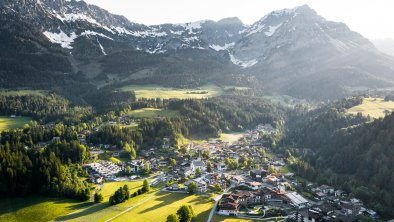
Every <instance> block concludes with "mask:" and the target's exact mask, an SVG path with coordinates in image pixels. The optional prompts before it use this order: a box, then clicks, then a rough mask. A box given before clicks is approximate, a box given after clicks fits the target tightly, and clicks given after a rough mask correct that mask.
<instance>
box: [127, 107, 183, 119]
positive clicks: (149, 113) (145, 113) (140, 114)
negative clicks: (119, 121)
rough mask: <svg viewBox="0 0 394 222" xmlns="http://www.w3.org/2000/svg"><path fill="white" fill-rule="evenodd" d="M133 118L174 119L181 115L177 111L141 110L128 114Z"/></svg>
mask: <svg viewBox="0 0 394 222" xmlns="http://www.w3.org/2000/svg"><path fill="white" fill-rule="evenodd" d="M128 115H129V116H131V117H134V118H154V117H170V118H171V117H176V116H179V115H181V114H180V113H179V111H176V110H170V109H155V108H143V109H136V110H132V111H130V112H129V113H128Z"/></svg>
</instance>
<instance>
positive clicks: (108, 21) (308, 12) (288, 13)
mask: <svg viewBox="0 0 394 222" xmlns="http://www.w3.org/2000/svg"><path fill="white" fill-rule="evenodd" d="M0 41H1V42H2V44H0V87H2V88H21V87H27V88H39V89H54V88H55V89H62V88H65V87H66V86H67V87H74V88H75V87H76V88H79V90H78V93H83V90H84V89H86V90H88V89H90V88H100V87H119V86H122V85H126V84H147V83H149V84H161V85H165V86H172V87H191V86H199V85H201V84H204V83H207V82H211V83H216V84H219V85H239V86H248V87H253V88H257V89H259V90H262V91H264V92H266V93H275V94H286V95H290V96H294V97H299V98H306V99H314V100H325V99H335V98H339V97H343V96H346V95H349V94H351V93H354V92H358V91H363V90H369V89H390V88H391V87H393V86H394V58H393V57H391V56H389V55H387V54H384V53H381V52H380V51H379V50H377V49H376V47H375V46H374V45H373V44H372V43H371V42H370V41H369V40H368V39H366V38H364V37H363V36H361V35H360V34H358V33H356V32H354V31H352V30H350V29H349V28H348V27H347V26H346V25H345V24H343V23H338V22H332V21H327V20H326V19H324V18H323V17H321V16H319V15H318V14H317V13H316V12H315V11H314V10H313V9H311V8H310V7H309V6H307V5H303V6H299V7H296V8H292V9H284V10H279V11H273V12H271V13H269V14H267V15H265V16H264V17H262V18H261V19H260V20H259V21H257V22H255V23H254V24H252V25H246V24H243V23H242V21H241V20H239V19H238V18H225V19H222V20H219V21H211V20H204V21H198V22H192V23H186V24H162V25H152V26H147V25H143V24H137V23H133V22H131V21H129V20H128V19H126V18H125V17H123V16H119V15H114V14H111V13H109V12H108V11H106V10H104V9H102V8H99V7H97V6H94V5H90V4H87V3H86V2H84V1H82V0H0ZM81 84H83V85H85V86H86V87H77V86H80V85H81Z"/></svg>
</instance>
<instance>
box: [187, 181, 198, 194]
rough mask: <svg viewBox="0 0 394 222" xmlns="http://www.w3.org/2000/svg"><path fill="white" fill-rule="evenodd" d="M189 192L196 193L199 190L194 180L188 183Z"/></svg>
mask: <svg viewBox="0 0 394 222" xmlns="http://www.w3.org/2000/svg"><path fill="white" fill-rule="evenodd" d="M187 192H188V193H189V194H195V193H196V192H197V185H196V183H194V182H191V183H189V185H187Z"/></svg>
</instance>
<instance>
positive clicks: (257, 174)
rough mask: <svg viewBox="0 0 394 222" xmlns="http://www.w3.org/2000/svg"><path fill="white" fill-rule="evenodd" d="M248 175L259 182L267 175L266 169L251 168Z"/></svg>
mask: <svg viewBox="0 0 394 222" xmlns="http://www.w3.org/2000/svg"><path fill="white" fill-rule="evenodd" d="M249 175H250V177H251V178H252V179H253V180H254V181H258V182H261V181H262V180H263V178H264V177H266V176H267V171H266V170H251V171H250V172H249Z"/></svg>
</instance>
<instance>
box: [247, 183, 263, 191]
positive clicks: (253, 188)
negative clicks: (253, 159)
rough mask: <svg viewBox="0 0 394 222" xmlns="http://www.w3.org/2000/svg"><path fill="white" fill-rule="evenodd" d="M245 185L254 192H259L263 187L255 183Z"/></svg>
mask: <svg viewBox="0 0 394 222" xmlns="http://www.w3.org/2000/svg"><path fill="white" fill-rule="evenodd" d="M245 185H246V186H247V187H249V188H250V189H252V190H258V189H260V187H261V186H262V183H260V182H255V181H253V182H246V183H245Z"/></svg>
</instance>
